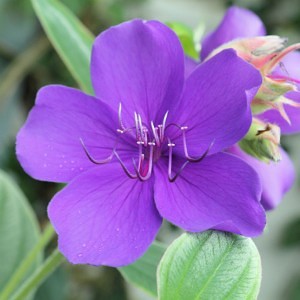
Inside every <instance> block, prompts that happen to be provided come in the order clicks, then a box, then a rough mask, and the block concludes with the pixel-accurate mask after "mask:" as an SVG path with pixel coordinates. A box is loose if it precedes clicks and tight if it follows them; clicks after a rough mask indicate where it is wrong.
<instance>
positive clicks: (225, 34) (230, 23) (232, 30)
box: [201, 6, 266, 60]
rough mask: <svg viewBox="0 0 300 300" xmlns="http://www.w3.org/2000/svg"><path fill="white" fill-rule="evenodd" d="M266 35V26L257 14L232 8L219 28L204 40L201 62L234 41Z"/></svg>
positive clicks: (239, 8)
mask: <svg viewBox="0 0 300 300" xmlns="http://www.w3.org/2000/svg"><path fill="white" fill-rule="evenodd" d="M265 34H266V29H265V26H264V24H263V22H262V21H261V19H260V18H259V17H258V16H257V15H256V14H254V13H253V12H252V11H250V10H248V9H245V8H241V7H237V6H232V7H230V8H229V9H228V10H227V11H226V14H225V15H224V17H223V20H222V21H221V23H220V24H219V26H218V27H217V28H216V29H215V30H214V31H213V32H211V33H209V34H208V35H207V36H206V37H205V38H204V40H203V42H202V50H201V60H204V59H205V58H206V57H207V56H208V55H209V53H210V52H211V51H213V50H214V49H216V48H218V47H219V46H221V45H223V44H225V43H227V42H230V41H232V40H234V39H237V38H247V37H254V36H260V35H265Z"/></svg>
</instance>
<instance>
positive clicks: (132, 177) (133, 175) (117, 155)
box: [114, 151, 137, 179]
mask: <svg viewBox="0 0 300 300" xmlns="http://www.w3.org/2000/svg"><path fill="white" fill-rule="evenodd" d="M114 155H115V156H116V158H117V159H118V161H119V162H120V164H121V167H122V169H123V170H124V172H125V174H126V175H127V176H128V177H129V178H131V179H136V178H137V175H135V174H132V173H131V172H130V171H129V170H128V169H127V167H126V166H125V164H124V163H123V161H122V159H121V158H120V156H119V154H118V153H117V152H116V151H114Z"/></svg>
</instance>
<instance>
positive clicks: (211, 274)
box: [158, 231, 261, 300]
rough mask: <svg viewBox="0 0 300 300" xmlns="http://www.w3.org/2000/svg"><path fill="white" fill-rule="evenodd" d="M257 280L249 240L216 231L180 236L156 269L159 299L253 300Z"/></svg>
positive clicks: (255, 254) (257, 261) (258, 265)
mask: <svg viewBox="0 0 300 300" xmlns="http://www.w3.org/2000/svg"><path fill="white" fill-rule="evenodd" d="M260 281H261V263H260V256H259V253H258V251H257V249H256V247H255V245H254V243H253V242H252V240H251V239H249V238H244V237H241V236H237V235H233V234H229V233H224V232H218V231H206V232H203V233H201V234H192V233H185V234H183V235H181V236H180V237H179V238H178V239H176V240H175V241H174V242H173V243H172V244H171V245H170V247H169V248H168V249H167V251H166V252H165V254H164V256H163V258H162V260H161V262H160V264H159V267H158V295H159V299H160V300H169V299H172V300H179V299H189V300H196V299H203V300H204V299H205V300H225V299H227V300H235V299H236V300H241V299H243V300H246V299H247V300H254V299H256V298H257V295H258V292H259V287H260Z"/></svg>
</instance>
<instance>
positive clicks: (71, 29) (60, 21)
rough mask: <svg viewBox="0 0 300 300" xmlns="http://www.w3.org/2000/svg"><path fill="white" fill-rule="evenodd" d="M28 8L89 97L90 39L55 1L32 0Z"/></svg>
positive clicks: (65, 9)
mask: <svg viewBox="0 0 300 300" xmlns="http://www.w3.org/2000/svg"><path fill="white" fill-rule="evenodd" d="M32 4H33V7H34V9H35V12H36V14H37V16H38V17H39V19H40V21H41V23H42V25H43V27H44V30H45V31H46V33H47V36H48V38H49V39H50V41H51V42H52V44H53V46H54V47H55V49H56V51H57V52H58V54H59V55H60V57H61V59H62V60H63V61H64V63H65V64H66V66H67V68H68V69H69V71H70V72H71V74H72V75H73V77H74V78H75V80H76V81H77V82H78V84H79V85H80V87H81V88H82V89H83V90H84V91H86V92H87V93H90V94H92V93H93V89H92V85H91V79H90V70H89V65H90V56H91V49H92V43H93V40H94V37H93V35H92V34H91V33H90V31H88V29H87V28H86V27H85V26H84V25H83V24H82V23H81V22H80V21H79V20H78V19H77V18H76V16H74V15H73V13H72V12H71V11H70V10H69V9H68V8H67V7H66V6H64V5H63V4H62V3H60V2H59V1H57V0H32Z"/></svg>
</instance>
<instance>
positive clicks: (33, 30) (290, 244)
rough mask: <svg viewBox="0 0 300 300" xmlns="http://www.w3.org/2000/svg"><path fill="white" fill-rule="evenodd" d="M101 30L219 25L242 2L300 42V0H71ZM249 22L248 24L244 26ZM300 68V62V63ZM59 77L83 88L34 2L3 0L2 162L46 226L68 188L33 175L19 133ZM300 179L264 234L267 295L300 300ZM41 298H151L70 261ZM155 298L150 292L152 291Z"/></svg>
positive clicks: (169, 235)
mask: <svg viewBox="0 0 300 300" xmlns="http://www.w3.org/2000/svg"><path fill="white" fill-rule="evenodd" d="M62 2H64V3H65V4H66V5H67V6H68V7H69V8H70V9H71V10H72V11H73V12H74V13H75V14H76V15H77V16H78V17H79V18H80V20H82V22H83V23H84V24H85V25H86V26H87V27H88V28H89V29H90V30H91V31H92V32H93V33H94V34H95V35H97V34H99V33H100V32H101V31H102V30H104V29H105V28H107V27H109V26H111V25H113V24H117V23H120V22H122V21H124V20H128V19H130V18H137V17H141V18H146V19H158V20H161V21H164V22H167V21H178V22H181V23H185V24H187V25H188V26H191V27H193V28H196V27H197V26H198V25H199V24H205V30H206V31H209V30H211V29H212V28H213V27H214V26H216V24H217V23H218V22H219V21H220V19H221V18H222V15H223V13H224V11H225V10H226V8H227V7H228V6H230V5H233V4H234V5H239V6H242V7H247V8H250V9H252V10H253V11H255V12H256V13H257V14H258V15H259V16H260V17H261V18H262V19H263V20H264V22H265V24H266V27H267V29H268V33H269V34H279V35H283V36H287V37H289V40H290V42H291V43H292V42H298V41H300V2H299V0H285V1H277V0H253V1H246V0H236V1H221V0H214V1H206V0H198V1H197V0H72V1H70V0H64V1H62ZM241 26H243V24H241ZM299 67H300V62H299ZM51 83H56V84H64V85H68V86H76V83H75V81H74V80H73V78H72V76H71V75H70V74H69V72H68V71H67V69H66V67H65V66H64V64H63V63H62V61H61V59H60V58H59V57H58V55H57V54H56V52H55V50H54V49H53V47H52V46H51V45H50V43H49V41H48V39H47V38H46V36H45V34H44V32H43V30H42V28H41V25H40V24H39V21H38V20H37V18H36V16H35V14H34V11H33V9H32V6H31V2H30V1H29V0H0V168H1V169H3V170H5V171H6V172H7V173H9V174H10V175H11V176H12V177H13V178H14V179H15V181H16V182H17V183H18V185H19V186H20V188H21V189H22V190H23V192H24V193H25V194H26V196H27V197H28V199H29V200H30V203H31V205H32V207H33V209H34V211H35V212H36V214H37V216H38V219H39V221H40V224H41V227H43V224H44V223H45V221H46V220H47V213H46V212H47V210H46V209H47V204H48V202H49V200H50V199H51V197H52V196H53V194H54V193H55V192H56V191H57V190H58V189H59V188H60V187H59V186H56V185H55V184H51V183H45V182H38V181H35V180H33V179H31V178H30V177H29V176H28V175H26V174H25V173H24V172H23V170H22V169H21V167H20V166H19V164H18V162H17V160H16V157H15V150H14V149H15V136H16V133H17V131H18V129H19V128H20V126H21V125H22V124H23V122H24V120H25V118H26V115H27V114H28V111H29V109H30V108H31V107H32V106H33V103H34V100H35V95H36V92H37V90H38V89H39V88H40V87H42V86H44V85H47V84H51ZM283 145H284V146H285V148H286V149H287V150H288V151H289V153H290V154H291V156H292V159H293V160H294V162H295V165H296V168H297V171H298V174H299V169H300V168H299V166H300V164H299V163H300V157H299V149H300V137H299V136H298V137H293V138H289V137H288V138H285V139H284V140H283ZM299 200H300V199H299V179H298V180H297V182H296V184H295V187H294V188H293V190H292V191H291V192H290V193H289V194H288V195H287V197H286V198H285V199H284V201H283V203H282V204H281V205H280V206H279V208H278V210H276V211H275V212H271V213H270V214H269V217H268V219H269V222H268V228H267V230H266V233H265V234H264V236H263V237H261V238H259V239H257V240H256V243H257V246H258V249H259V250H260V253H261V256H262V263H263V272H264V273H263V283H262V290H261V293H260V298H261V299H265V300H269V299H270V300H271V299H272V300H276V299H278V300H279V299H287V300H289V299H290V300H295V299H300V263H299V261H300V209H299V208H300V205H299V204H300V201H299ZM175 235H177V233H176V229H175V228H174V227H172V226H170V225H168V224H166V225H165V227H164V228H163V229H162V231H161V232H160V235H159V238H160V239H161V240H164V241H171V240H172V239H173V237H174V236H175ZM35 298H36V299H43V300H64V299H74V300H77V299H78V300H80V299H84V300H94V299H103V300H105V299H110V300H114V299H116V300H117V299H119V300H123V299H124V300H125V299H148V296H147V295H145V294H143V293H142V292H140V291H138V290H136V289H135V288H133V287H131V286H129V285H128V284H126V283H125V282H124V280H123V279H122V277H121V275H120V274H119V272H118V271H116V270H115V269H113V268H105V267H101V268H99V267H98V268H94V267H88V266H72V265H68V264H65V265H63V266H62V267H61V268H59V269H58V270H57V271H56V272H55V273H54V274H53V275H52V276H51V277H50V278H49V279H48V280H47V281H46V282H45V283H44V284H43V285H42V286H41V287H40V288H39V290H38V292H37V294H36V297H35ZM149 299H151V298H150V296H149Z"/></svg>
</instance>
